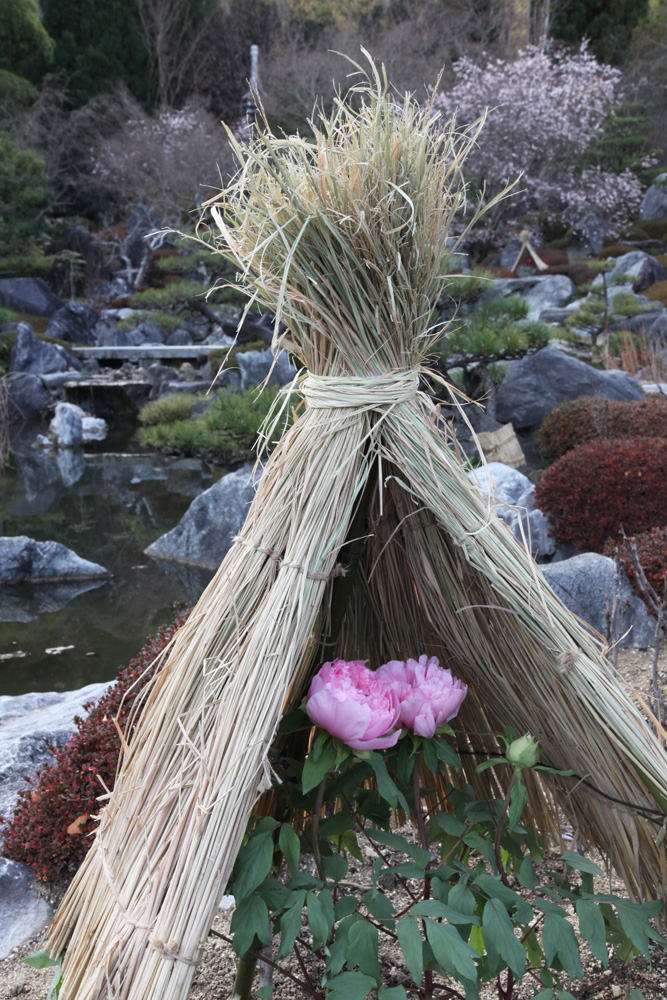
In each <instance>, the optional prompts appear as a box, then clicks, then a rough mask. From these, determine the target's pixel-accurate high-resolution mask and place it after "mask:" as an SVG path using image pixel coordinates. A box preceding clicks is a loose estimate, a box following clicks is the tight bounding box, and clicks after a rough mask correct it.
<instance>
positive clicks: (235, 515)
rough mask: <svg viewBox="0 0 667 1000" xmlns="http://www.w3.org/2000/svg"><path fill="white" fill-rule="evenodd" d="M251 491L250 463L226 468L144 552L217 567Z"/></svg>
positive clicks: (242, 518)
mask: <svg viewBox="0 0 667 1000" xmlns="http://www.w3.org/2000/svg"><path fill="white" fill-rule="evenodd" d="M254 495H255V480H254V478H253V467H252V466H251V465H244V466H243V467H242V468H241V469H238V470H237V471H236V472H230V473H229V474H228V475H226V476H223V477H222V479H220V480H219V481H218V482H217V483H215V485H214V486H211V487H210V488H209V489H207V490H204V492H203V493H201V494H200V495H199V496H198V497H197V498H196V499H195V500H193V501H192V503H191V504H190V506H189V508H188V510H187V511H186V513H185V514H184V516H183V517H182V518H181V520H180V522H179V523H178V524H177V525H176V527H175V528H173V529H172V530H171V531H168V532H167V534H166V535H162V536H161V538H158V539H157V541H155V542H153V544H152V545H149V546H148V548H147V549H146V554H147V555H149V556H156V557H157V558H159V559H174V560H175V561H176V562H182V563H189V564H190V565H192V566H203V567H205V568H207V569H217V568H218V566H219V565H220V563H221V562H222V560H223V558H224V557H225V556H226V554H227V552H228V551H229V549H230V548H231V545H232V542H233V540H234V538H235V536H236V535H237V534H238V533H239V531H240V530H241V528H242V527H243V522H244V521H245V519H246V515H247V513H248V505H249V504H250V502H251V501H252V499H253V497H254Z"/></svg>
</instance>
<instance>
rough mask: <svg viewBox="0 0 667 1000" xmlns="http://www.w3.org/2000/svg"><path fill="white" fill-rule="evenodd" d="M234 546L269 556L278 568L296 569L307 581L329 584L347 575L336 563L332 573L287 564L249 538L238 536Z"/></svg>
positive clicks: (299, 564)
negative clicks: (315, 571)
mask: <svg viewBox="0 0 667 1000" xmlns="http://www.w3.org/2000/svg"><path fill="white" fill-rule="evenodd" d="M234 544H238V545H245V547H246V548H248V549H252V550H253V552H261V553H262V555H265V556H268V558H269V559H271V561H272V562H273V563H274V564H275V566H276V567H278V566H283V567H285V568H286V569H295V570H296V571H297V573H303V574H305V577H306V579H307V580H323V581H325V582H327V581H328V580H335V579H336V577H337V576H345V574H346V573H347V569H346V568H345V566H342V565H341V564H340V563H336V565H335V566H334V568H333V569H332V571H331V572H330V573H314V572H310V571H309V569H308V567H307V566H302V565H301V563H295V562H287V560H285V559H283V557H282V556H281V555H280V553H279V552H276V550H275V549H269V548H266V546H264V545H257V544H256V543H255V542H253V541H251V540H250V539H248V538H241V536H240V535H237V536H236V538H235V539H234Z"/></svg>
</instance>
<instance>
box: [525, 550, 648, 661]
mask: <svg viewBox="0 0 667 1000" xmlns="http://www.w3.org/2000/svg"><path fill="white" fill-rule="evenodd" d="M542 572H543V573H544V576H545V579H546V581H547V583H548V584H549V586H550V587H551V588H552V589H553V590H554V592H555V593H556V595H557V596H558V597H560V599H561V601H562V602H563V604H564V605H565V606H566V607H567V608H569V609H570V611H572V613H573V614H575V615H577V616H578V617H579V618H582V619H583V620H584V621H585V622H587V623H588V624H589V625H590V626H591V627H592V628H594V629H595V630H596V631H597V632H599V633H600V634H601V635H603V636H604V635H606V631H607V621H606V617H605V615H606V612H607V609H610V608H611V604H612V598H613V584H614V561H613V559H609V558H608V557H607V556H601V555H598V553H597V552H583V553H581V554H580V555H577V556H572V558H571V559H565V560H563V561H562V562H557V563H552V564H551V565H549V566H543V567H542ZM628 629H630V632H629V634H628V635H627V636H625V638H621V636H623V635H624V633H625V632H627V630H628ZM611 638H612V642H615V641H617V640H619V639H620V643H619V645H620V648H622V649H625V648H633V649H634V648H645V647H646V646H652V645H653V643H654V641H655V622H654V621H653V620H652V619H651V616H650V615H649V613H648V611H647V610H646V605H645V604H644V602H643V601H642V600H641V599H640V598H639V597H637V596H636V595H635V594H634V593H633V590H632V587H631V586H630V581H629V580H628V578H627V576H626V575H625V573H624V574H623V576H622V579H621V592H620V602H619V614H618V621H617V623H616V634H615V635H614V636H612V637H611Z"/></svg>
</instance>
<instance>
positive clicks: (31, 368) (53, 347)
mask: <svg viewBox="0 0 667 1000" xmlns="http://www.w3.org/2000/svg"><path fill="white" fill-rule="evenodd" d="M80 367H81V366H80V365H79V364H78V362H77V361H75V359H74V358H73V357H72V356H71V355H70V354H68V353H67V351H66V350H65V349H64V348H63V347H61V346H60V345H59V344H49V343H47V342H46V341H44V340H39V339H38V338H37V337H36V336H35V334H34V333H33V332H32V327H31V326H30V324H29V323H19V325H18V327H17V331H16V340H15V341H14V346H13V347H12V352H11V354H10V356H9V370H10V372H29V373H30V374H31V375H46V374H49V373H50V372H66V371H67V370H68V368H80Z"/></svg>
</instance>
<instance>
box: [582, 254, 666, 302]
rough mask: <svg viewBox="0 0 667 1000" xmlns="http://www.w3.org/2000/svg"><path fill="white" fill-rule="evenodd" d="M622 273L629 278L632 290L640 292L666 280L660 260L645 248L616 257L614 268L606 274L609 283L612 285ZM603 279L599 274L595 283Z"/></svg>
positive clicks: (599, 283)
mask: <svg viewBox="0 0 667 1000" xmlns="http://www.w3.org/2000/svg"><path fill="white" fill-rule="evenodd" d="M622 275H624V276H626V277H627V278H628V279H629V280H628V284H629V285H631V286H632V287H631V289H630V290H631V291H633V292H635V293H639V292H643V291H644V289H645V288H648V287H649V285H652V284H654V283H655V282H656V281H664V279H665V269H664V267H663V266H662V264H661V263H660V261H659V260H656V258H655V257H652V256H651V255H650V254H648V253H644V251H643V250H631V251H630V252H629V253H624V254H623V256H622V257H616V258H615V260H614V266H613V268H612V269H611V271H607V272H606V275H605V278H606V280H607V284H609V285H611V283H612V282H613V281H614V280H615V279H618V278H620V277H621V276H622ZM603 281H604V278H603V277H602V275H601V274H598V276H597V277H596V278H595V279H594V281H593V284H594V285H601V284H602V283H603ZM620 287H621V288H622V287H623V286H620ZM612 290H613V286H612V287H611V288H610V292H611V291H612Z"/></svg>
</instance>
